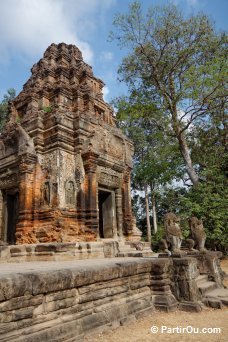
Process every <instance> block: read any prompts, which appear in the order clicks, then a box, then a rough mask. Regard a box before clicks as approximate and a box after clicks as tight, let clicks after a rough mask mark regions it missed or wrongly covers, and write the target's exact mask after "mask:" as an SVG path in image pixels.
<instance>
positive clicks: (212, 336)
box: [85, 259, 228, 342]
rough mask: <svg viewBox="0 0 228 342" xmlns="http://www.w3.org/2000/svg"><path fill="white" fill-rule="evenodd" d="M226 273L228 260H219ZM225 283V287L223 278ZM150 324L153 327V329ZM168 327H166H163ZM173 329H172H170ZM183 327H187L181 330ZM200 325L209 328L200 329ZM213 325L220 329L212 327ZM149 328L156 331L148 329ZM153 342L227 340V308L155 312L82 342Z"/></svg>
mask: <svg viewBox="0 0 228 342" xmlns="http://www.w3.org/2000/svg"><path fill="white" fill-rule="evenodd" d="M221 266H222V269H223V270H224V271H225V272H226V273H227V274H228V259H226V260H223V261H222V263H221ZM224 285H226V286H227V287H228V278H227V277H226V279H225V281H224ZM152 327H153V328H152ZM165 327H167V330H165V329H166V328H165ZM173 328H175V330H174V331H173V330H172V329H173ZM184 328H186V329H187V331H186V329H185V330H184ZM203 328H205V329H208V328H209V329H208V330H202V329H203ZM214 328H219V329H220V331H219V329H217V330H213V329H214ZM151 329H152V330H154V331H156V330H157V331H156V332H151ZM149 341H150V342H153V341H169V342H174V341H181V342H182V341H184V342H185V341H186V342H190V341H197V342H198V341H207V342H217V341H219V342H220V341H228V308H225V309H222V310H221V309H210V308H207V309H205V310H203V311H202V312H199V313H197V312H184V311H175V312H171V313H164V312H158V311H155V312H153V313H152V314H150V315H149V316H148V317H144V318H142V319H139V320H137V321H132V322H128V323H127V324H125V325H124V326H120V327H118V328H116V329H112V330H108V331H105V332H103V333H97V334H94V335H92V336H91V335H90V336H89V337H87V338H86V339H85V342H149Z"/></svg>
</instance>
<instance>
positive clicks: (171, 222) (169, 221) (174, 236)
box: [164, 213, 183, 253]
mask: <svg viewBox="0 0 228 342" xmlns="http://www.w3.org/2000/svg"><path fill="white" fill-rule="evenodd" d="M164 225H165V233H166V240H167V241H168V242H169V243H170V244H171V249H172V252H174V253H178V252H180V247H181V242H182V239H183V236H182V231H181V227H180V219H179V218H178V217H177V216H176V215H175V214H174V213H167V214H165V220H164Z"/></svg>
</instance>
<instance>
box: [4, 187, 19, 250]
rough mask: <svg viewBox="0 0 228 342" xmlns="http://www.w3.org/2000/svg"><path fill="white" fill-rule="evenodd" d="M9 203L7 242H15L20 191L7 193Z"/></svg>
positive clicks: (11, 243) (7, 203) (7, 202)
mask: <svg viewBox="0 0 228 342" xmlns="http://www.w3.org/2000/svg"><path fill="white" fill-rule="evenodd" d="M6 205H7V242H8V243H9V244H10V245H13V244H15V242H16V238H15V232H16V223H17V215H18V193H15V194H7V195H6Z"/></svg>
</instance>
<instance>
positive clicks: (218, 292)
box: [205, 288, 228, 306]
mask: <svg viewBox="0 0 228 342" xmlns="http://www.w3.org/2000/svg"><path fill="white" fill-rule="evenodd" d="M205 299H206V300H208V301H216V300H217V301H219V302H221V303H222V305H223V306H228V289H226V288H225V289H224V288H217V289H214V290H211V291H209V292H207V293H206V295H205Z"/></svg>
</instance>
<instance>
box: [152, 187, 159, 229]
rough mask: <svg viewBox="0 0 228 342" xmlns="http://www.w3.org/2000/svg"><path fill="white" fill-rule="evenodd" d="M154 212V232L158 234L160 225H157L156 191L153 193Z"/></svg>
mask: <svg viewBox="0 0 228 342" xmlns="http://www.w3.org/2000/svg"><path fill="white" fill-rule="evenodd" d="M152 213H153V227H154V233H155V234H156V233H157V231H158V225H157V213H156V201H155V193H154V192H153V193H152Z"/></svg>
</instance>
